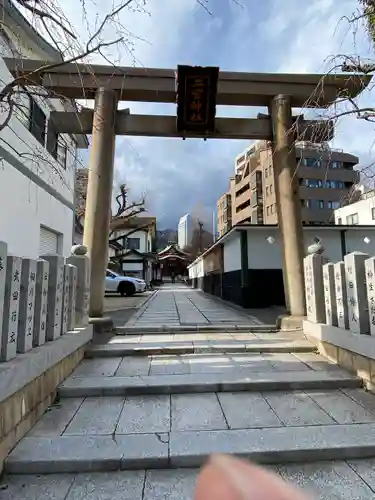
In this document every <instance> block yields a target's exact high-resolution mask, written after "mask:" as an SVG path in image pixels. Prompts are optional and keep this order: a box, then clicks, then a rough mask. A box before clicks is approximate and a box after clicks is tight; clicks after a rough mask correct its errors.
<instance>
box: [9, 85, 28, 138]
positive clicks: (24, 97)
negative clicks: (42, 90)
mask: <svg viewBox="0 0 375 500" xmlns="http://www.w3.org/2000/svg"><path fill="white" fill-rule="evenodd" d="M13 102H14V111H13V113H14V116H16V117H17V118H18V120H19V121H20V122H21V123H22V125H24V126H25V127H26V128H27V129H28V130H30V122H31V99H30V96H29V95H28V94H27V93H26V92H25V91H24V90H23V89H22V88H18V89H16V90H15V94H14V97H13Z"/></svg>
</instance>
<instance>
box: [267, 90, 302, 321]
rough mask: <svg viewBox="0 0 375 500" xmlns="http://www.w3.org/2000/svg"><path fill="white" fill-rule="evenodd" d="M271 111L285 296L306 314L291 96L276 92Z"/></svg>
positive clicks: (296, 312)
mask: <svg viewBox="0 0 375 500" xmlns="http://www.w3.org/2000/svg"><path fill="white" fill-rule="evenodd" d="M270 111H271V117H272V132H273V165H274V167H273V168H274V175H275V187H276V190H275V191H276V206H277V216H278V220H279V227H280V232H281V236H282V242H283V245H282V247H283V260H284V266H283V277H284V290H285V299H286V305H287V309H288V312H289V314H290V315H291V316H296V317H302V316H305V314H306V305H305V284H304V269H303V257H304V244H303V228H302V221H301V207H300V201H299V197H298V176H297V160H296V153H295V148H294V137H293V130H292V128H293V122H292V107H291V100H290V98H289V97H288V96H285V95H278V96H275V97H274V98H273V100H272V103H271V106H270Z"/></svg>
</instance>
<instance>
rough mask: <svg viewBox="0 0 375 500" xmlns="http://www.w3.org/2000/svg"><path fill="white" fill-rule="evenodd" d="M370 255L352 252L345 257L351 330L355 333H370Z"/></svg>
mask: <svg viewBox="0 0 375 500" xmlns="http://www.w3.org/2000/svg"><path fill="white" fill-rule="evenodd" d="M368 258H369V255H368V254H366V253H362V252H352V253H349V254H348V255H345V257H344V263H345V277H346V293H347V297H348V319H349V329H350V330H351V331H352V332H353V333H364V334H369V333H370V321H369V314H368V303H367V290H366V276H365V260H366V259H368Z"/></svg>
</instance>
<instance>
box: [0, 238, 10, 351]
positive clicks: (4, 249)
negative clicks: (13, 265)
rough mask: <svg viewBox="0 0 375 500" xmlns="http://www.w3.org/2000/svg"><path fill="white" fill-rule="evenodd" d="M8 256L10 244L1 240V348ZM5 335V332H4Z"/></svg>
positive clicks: (1, 342)
mask: <svg viewBox="0 0 375 500" xmlns="http://www.w3.org/2000/svg"><path fill="white" fill-rule="evenodd" d="M7 256H8V245H7V244H6V243H4V242H3V241H0V328H1V330H0V349H1V346H2V344H3V332H2V326H3V312H4V294H5V279H6V271H7ZM4 335H5V334H4Z"/></svg>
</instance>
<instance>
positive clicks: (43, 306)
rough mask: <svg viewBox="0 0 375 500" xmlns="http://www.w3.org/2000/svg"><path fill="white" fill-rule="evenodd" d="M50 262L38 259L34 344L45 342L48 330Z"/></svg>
mask: <svg viewBox="0 0 375 500" xmlns="http://www.w3.org/2000/svg"><path fill="white" fill-rule="evenodd" d="M48 280H49V262H47V261H46V260H42V259H39V260H38V261H37V271H36V287H35V307H34V336H33V346H34V347H37V346H40V345H43V344H45V342H46V340H47V338H46V332H47V306H48Z"/></svg>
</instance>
